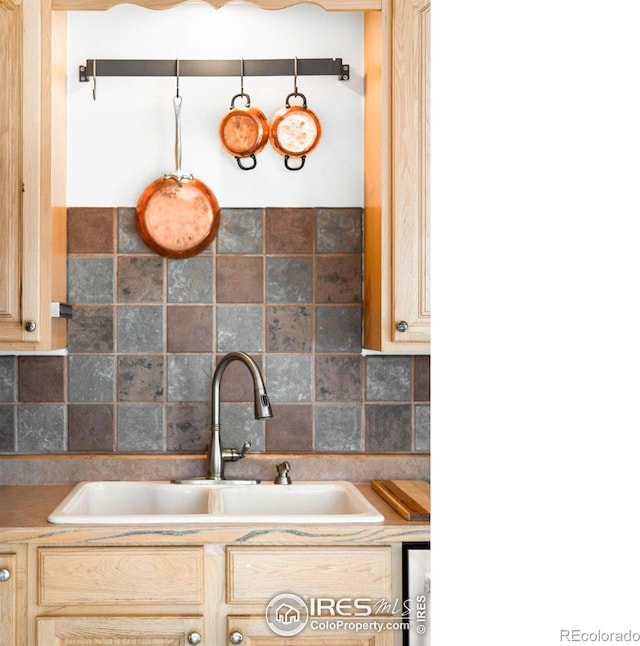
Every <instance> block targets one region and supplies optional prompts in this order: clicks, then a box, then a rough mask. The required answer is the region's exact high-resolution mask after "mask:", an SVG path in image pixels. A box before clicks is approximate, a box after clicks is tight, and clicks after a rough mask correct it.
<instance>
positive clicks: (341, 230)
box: [316, 207, 362, 253]
mask: <svg viewBox="0 0 640 646" xmlns="http://www.w3.org/2000/svg"><path fill="white" fill-rule="evenodd" d="M316 251H317V252H318V253H361V252H362V209H361V208H359V207H358V208H317V209H316Z"/></svg>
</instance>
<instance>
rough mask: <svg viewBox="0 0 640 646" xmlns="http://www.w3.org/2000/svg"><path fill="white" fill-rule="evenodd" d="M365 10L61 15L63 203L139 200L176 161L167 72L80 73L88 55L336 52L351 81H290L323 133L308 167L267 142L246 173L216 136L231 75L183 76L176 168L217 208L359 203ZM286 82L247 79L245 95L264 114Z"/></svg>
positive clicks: (124, 10) (277, 104) (198, 8)
mask: <svg viewBox="0 0 640 646" xmlns="http://www.w3.org/2000/svg"><path fill="white" fill-rule="evenodd" d="M362 46H363V41H362V14H361V13H357V12H356V13H351V12H346V13H344V12H325V11H323V10H322V9H320V8H319V7H316V6H314V5H298V6H296V7H292V8H289V9H284V10H280V11H265V10H262V9H257V8H255V7H252V6H249V5H232V6H226V7H223V8H221V9H217V10H216V9H213V8H211V7H210V6H209V5H204V4H186V5H181V6H180V7H176V8H173V9H168V10H165V11H152V10H148V9H143V8H140V7H137V6H133V5H120V6H118V7H115V8H113V9H110V10H109V11H106V12H70V13H69V14H68V59H67V60H68V79H67V119H68V123H67V144H68V146H67V177H68V179H67V182H68V187H67V189H68V204H69V206H135V204H136V202H137V201H138V198H139V196H140V194H141V193H142V191H143V190H144V188H145V187H146V186H147V184H149V183H150V182H151V181H153V180H154V179H156V178H158V177H159V176H161V175H162V174H163V173H165V172H168V171H172V170H173V169H174V114H173V102H172V99H173V96H174V94H175V84H176V83H175V77H156V78H153V77H151V78H149V77H146V78H136V77H128V78H125V77H118V78H115V77H111V78H110V77H98V79H97V100H96V101H93V99H92V94H91V86H92V83H91V82H89V83H80V82H79V81H78V66H79V65H83V64H84V63H85V61H86V59H93V58H98V59H100V58H104V59H117V58H128V59H173V58H180V59H239V58H245V59H251V58H293V57H295V56H297V57H298V58H334V57H335V58H342V59H343V62H344V63H348V64H349V65H350V66H351V79H350V80H349V81H338V80H337V77H333V76H330V77H324V76H300V77H298V89H299V91H300V92H301V93H303V94H305V95H306V97H307V101H308V107H309V108H310V109H311V110H313V111H314V112H315V113H316V115H317V116H318V118H319V120H320V122H321V126H322V137H321V140H320V142H319V144H318V146H317V148H316V149H315V150H313V151H312V152H311V153H310V154H309V156H308V157H307V162H306V165H305V168H304V169H303V170H301V171H298V172H291V171H288V170H286V169H285V168H284V164H283V158H282V157H281V156H280V155H279V154H277V153H276V152H275V151H274V150H273V148H272V147H271V145H270V144H267V147H266V148H265V149H264V150H263V152H262V153H260V155H259V156H258V166H257V168H256V169H254V170H252V171H242V170H240V169H239V168H238V167H237V165H236V161H235V159H234V158H233V157H232V156H231V155H229V153H227V152H226V151H225V150H224V148H223V147H222V145H221V144H220V141H219V138H218V125H219V123H220V120H221V119H222V117H223V116H224V114H225V113H226V112H227V111H228V109H229V106H230V101H231V97H232V96H233V95H234V94H236V93H238V92H239V91H240V79H239V77H210V78H205V77H190V78H181V80H180V93H181V95H182V97H183V103H182V138H183V156H182V167H183V169H184V170H185V171H187V172H192V173H193V174H194V175H195V176H196V177H198V178H199V179H201V180H202V181H204V182H205V183H206V184H207V185H208V186H209V187H210V188H211V189H212V190H213V192H214V193H215V194H216V196H217V198H218V201H219V202H220V205H221V206H222V207H262V206H296V207H305V206H309V207H311V206H362V203H363V195H362V193H363V181H362V178H363V155H362V149H363V135H362V131H363V109H364V105H363V78H362V73H363V72H362V70H363V64H362ZM292 91H293V78H291V77H245V92H247V93H248V94H249V95H250V96H251V103H252V105H254V106H255V107H258V108H260V109H262V110H263V111H264V112H265V114H266V115H267V117H268V118H269V119H271V117H272V116H273V115H274V114H275V113H276V112H277V111H278V110H279V109H280V108H281V107H283V106H284V101H285V98H286V96H287V94H288V93H289V92H292Z"/></svg>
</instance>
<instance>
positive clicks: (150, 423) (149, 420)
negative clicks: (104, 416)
mask: <svg viewBox="0 0 640 646" xmlns="http://www.w3.org/2000/svg"><path fill="white" fill-rule="evenodd" d="M162 413H163V407H162V405H161V404H118V451H122V452H126V451H133V452H136V453H137V452H152V453H155V452H157V451H164V449H165V441H164V428H163V427H164V420H163V414H162Z"/></svg>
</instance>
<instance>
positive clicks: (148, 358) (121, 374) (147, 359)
mask: <svg viewBox="0 0 640 646" xmlns="http://www.w3.org/2000/svg"><path fill="white" fill-rule="evenodd" d="M163 400H164V356H158V355H142V356H141V355H119V356H118V401H121V402H122V401H128V402H158V401H160V402H161V401H163Z"/></svg>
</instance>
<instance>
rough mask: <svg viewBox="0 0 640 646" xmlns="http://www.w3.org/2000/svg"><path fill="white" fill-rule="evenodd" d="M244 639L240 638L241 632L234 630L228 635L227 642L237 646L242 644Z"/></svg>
mask: <svg viewBox="0 0 640 646" xmlns="http://www.w3.org/2000/svg"><path fill="white" fill-rule="evenodd" d="M243 639H244V637H243V636H242V633H241V632H238V631H237V630H234V631H233V632H232V633H231V634H230V635H229V641H230V642H231V643H232V644H234V646H237V645H238V644H241V643H242V640H243Z"/></svg>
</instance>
